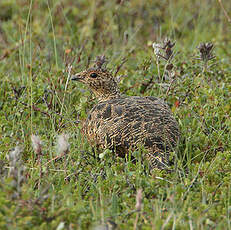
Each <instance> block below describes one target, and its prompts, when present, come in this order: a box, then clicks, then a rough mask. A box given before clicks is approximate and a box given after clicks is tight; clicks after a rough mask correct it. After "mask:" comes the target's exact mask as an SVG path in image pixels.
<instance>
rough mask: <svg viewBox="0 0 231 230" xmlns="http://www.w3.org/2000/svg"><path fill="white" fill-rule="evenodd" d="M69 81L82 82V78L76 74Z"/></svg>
mask: <svg viewBox="0 0 231 230" xmlns="http://www.w3.org/2000/svg"><path fill="white" fill-rule="evenodd" d="M71 80H72V81H82V80H83V77H82V76H81V75H80V74H78V73H77V74H75V75H72V76H71Z"/></svg>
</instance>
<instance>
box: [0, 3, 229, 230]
mask: <svg viewBox="0 0 231 230" xmlns="http://www.w3.org/2000/svg"><path fill="white" fill-rule="evenodd" d="M230 12H231V6H230V4H229V1H221V0H218V1H215V0H204V1H184V0H171V1H170V0H169V1H151V0H148V1H139V0H134V1H129V0H117V1H116V0H114V1H106V0H105V1H104V0H79V1H74V0H67V1H62V0H51V1H49V0H41V1H33V0H1V2H0V79H1V80H0V81H1V89H0V175H1V176H0V229H57V230H61V229H231V219H230V217H231V185H230V181H231V65H230V63H231V52H230V50H231V40H230V35H231V30H230V29H231V22H230V18H229V17H230V16H231V15H229V13H230ZM101 54H105V55H106V56H107V60H108V67H109V68H110V69H111V71H113V72H118V75H119V74H120V75H122V76H123V78H122V80H121V83H120V87H121V91H122V92H123V93H124V94H126V95H143V96H146V95H150V96H157V97H160V98H163V99H164V100H165V101H166V102H167V103H168V104H169V106H170V107H171V110H172V112H173V113H174V115H175V117H176V118H177V120H178V121H179V124H180V128H181V132H182V138H181V142H180V144H179V147H178V149H177V151H176V152H175V153H172V166H171V168H172V172H171V173H167V172H165V171H153V172H150V171H149V168H148V166H147V164H146V163H145V162H143V161H142V159H141V158H142V157H141V156H140V152H139V151H137V152H131V153H130V154H131V155H133V156H135V157H136V158H137V159H138V161H137V162H136V163H135V164H134V163H132V162H131V160H130V159H131V157H130V156H128V157H127V158H126V159H121V158H116V157H115V156H113V154H112V153H111V152H110V150H105V151H104V152H103V153H100V154H99V153H94V151H93V150H92V149H91V147H90V146H89V144H88V143H87V141H86V139H85V137H84V133H83V131H82V124H83V121H84V119H85V118H86V116H87V112H88V111H89V110H90V109H91V108H92V106H93V105H94V104H95V103H96V101H95V98H94V95H93V94H92V93H91V92H89V91H88V90H87V88H85V86H84V85H82V84H73V83H72V82H70V76H71V75H72V74H73V73H75V72H78V71H80V70H83V69H85V68H86V67H87V66H89V65H91V64H92V63H93V60H95V58H96V56H97V55H101Z"/></svg>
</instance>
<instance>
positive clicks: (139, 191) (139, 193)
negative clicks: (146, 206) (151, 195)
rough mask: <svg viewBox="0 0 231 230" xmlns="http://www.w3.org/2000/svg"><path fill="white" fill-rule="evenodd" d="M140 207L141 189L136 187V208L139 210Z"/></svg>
mask: <svg viewBox="0 0 231 230" xmlns="http://www.w3.org/2000/svg"><path fill="white" fill-rule="evenodd" d="M141 208H142V189H138V191H137V194H136V210H137V211H141Z"/></svg>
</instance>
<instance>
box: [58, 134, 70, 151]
mask: <svg viewBox="0 0 231 230" xmlns="http://www.w3.org/2000/svg"><path fill="white" fill-rule="evenodd" d="M68 139H69V135H68V134H66V133H62V134H61V135H59V136H58V137H57V151H58V153H59V154H62V153H67V152H68V150H69V147H70V145H69V143H68Z"/></svg>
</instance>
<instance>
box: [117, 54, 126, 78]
mask: <svg viewBox="0 0 231 230" xmlns="http://www.w3.org/2000/svg"><path fill="white" fill-rule="evenodd" d="M127 60H128V59H127V58H124V59H123V60H122V62H121V64H120V65H118V66H117V67H116V71H115V74H114V77H116V75H117V73H118V72H119V71H120V69H121V68H122V66H123V65H124V64H125V63H126V62H127Z"/></svg>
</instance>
